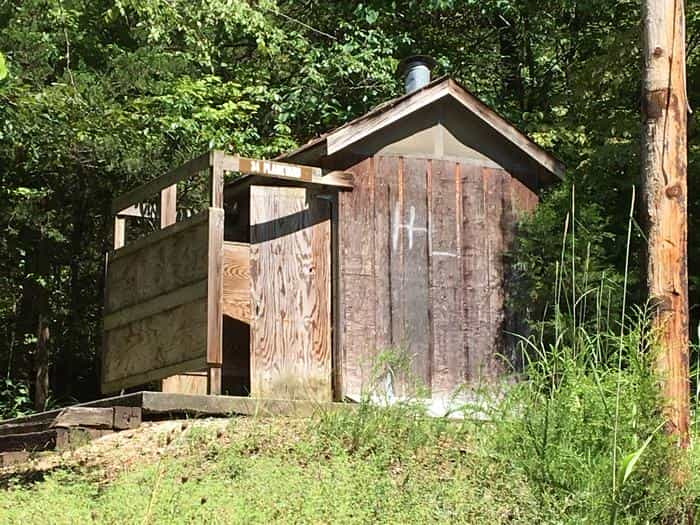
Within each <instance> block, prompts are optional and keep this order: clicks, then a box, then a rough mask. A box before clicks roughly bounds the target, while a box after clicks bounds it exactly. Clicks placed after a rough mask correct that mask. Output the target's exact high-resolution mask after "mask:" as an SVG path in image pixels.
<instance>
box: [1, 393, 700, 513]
mask: <svg viewBox="0 0 700 525" xmlns="http://www.w3.org/2000/svg"><path fill="white" fill-rule="evenodd" d="M556 410H558V409H557V408H553V409H552V411H556ZM577 410H580V407H575V408H574V411H577ZM552 415H553V416H554V419H556V418H557V417H559V416H560V415H561V414H552ZM572 419H573V420H576V417H572ZM514 421H516V422H514ZM522 421H523V417H522V416H520V417H518V418H516V419H515V420H513V421H508V420H507V419H506V418H505V415H504V419H502V420H497V419H494V420H492V421H490V422H483V421H482V422H474V421H470V420H462V421H459V420H448V419H439V418H438V419H436V418H427V417H424V416H423V415H422V414H421V413H420V411H419V410H418V409H417V408H415V407H412V406H408V405H407V406H398V407H394V408H390V409H385V408H384V409H382V408H376V407H372V406H369V405H361V406H360V407H359V408H358V409H357V410H355V411H353V412H347V413H335V414H329V413H319V414H318V415H317V416H316V417H313V418H311V419H303V420H302V419H289V418H258V417H231V418H228V419H204V420H177V421H164V422H160V423H147V424H145V425H144V426H143V427H141V428H139V429H135V430H131V431H127V432H121V433H118V434H113V435H110V436H106V437H103V438H101V439H99V440H96V441H94V442H92V443H90V444H88V445H85V446H83V447H80V448H78V449H75V450H72V451H66V452H64V453H62V454H48V455H43V456H39V457H37V458H35V459H33V461H32V462H31V463H30V464H27V465H24V466H18V467H15V468H14V469H11V470H6V471H5V472H3V473H2V474H1V476H0V482H1V483H2V489H1V490H2V498H1V499H0V523H17V524H20V523H21V524H27V523H42V524H43V523H115V524H116V523H119V524H122V523H273V522H277V523H477V524H480V523H606V522H613V521H618V522H620V523H644V522H650V523H656V522H665V523H676V522H678V521H676V519H677V517H678V516H679V514H678V513H677V512H676V511H677V509H678V508H685V509H689V510H686V511H684V512H683V513H682V516H683V518H680V519H685V517H686V516H688V515H690V514H689V513H692V512H693V511H694V509H693V503H692V498H693V494H694V491H695V487H696V482H695V480H694V478H692V477H691V481H690V482H689V483H688V484H687V487H688V488H687V489H685V490H669V488H670V487H671V486H672V485H671V484H670V483H672V482H669V481H666V480H665V479H664V477H663V474H662V471H663V466H664V465H663V461H662V460H661V459H660V458H659V457H655V456H654V454H658V453H661V452H662V451H663V450H666V449H665V445H664V444H663V439H662V438H661V437H659V443H655V445H654V446H655V448H653V447H652V448H649V447H647V448H646V449H645V451H644V454H643V455H642V456H641V457H640V458H639V461H638V462H637V468H635V469H634V470H633V472H632V473H631V475H630V477H629V478H628V480H627V483H629V487H632V489H631V490H632V493H631V495H629V494H627V493H625V492H618V494H617V500H618V501H617V502H616V501H614V499H613V498H612V497H611V493H610V492H609V491H610V488H609V478H606V474H607V473H605V472H603V471H602V470H600V471H599V469H598V467H597V465H596V463H597V462H599V463H603V464H605V462H604V461H602V459H601V458H602V456H601V457H596V452H595V450H594V449H593V448H590V449H588V450H586V451H585V454H582V453H581V452H582V450H583V448H582V447H584V446H585V445H584V443H582V442H581V440H584V441H586V440H588V439H590V434H588V433H584V434H582V435H581V436H571V437H570V439H567V438H566V437H565V436H563V435H561V434H560V430H562V429H559V430H556V431H555V430H550V432H551V436H550V437H549V438H548V439H550V443H549V444H548V445H545V448H549V451H545V453H544V454H542V453H541V452H538V451H537V447H535V448H532V447H533V445H532V441H531V440H532V439H533V438H532V436H533V435H535V436H537V435H538V432H537V430H536V429H535V427H536V426H537V425H538V424H539V423H537V421H533V422H532V423H531V427H532V428H531V429H530V431H528V430H526V429H525V427H524V426H523V423H522ZM594 423H595V422H594ZM557 424H558V423H557ZM573 424H579V423H578V422H577V421H574V423H573ZM569 430H571V428H569ZM599 430H600V429H599V428H593V429H592V430H591V433H593V432H596V431H599ZM528 432H529V433H528ZM591 445H592V446H593V447H596V446H597V445H596V444H595V443H591ZM579 449H581V450H579ZM586 455H587V457H586ZM548 462H551V463H552V464H550V463H548ZM557 462H559V464H557ZM591 462H592V463H591ZM602 466H603V465H601V467H602ZM640 486H641V488H640ZM679 506H680V507H679ZM674 513H675V514H674Z"/></svg>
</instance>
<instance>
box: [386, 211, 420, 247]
mask: <svg viewBox="0 0 700 525" xmlns="http://www.w3.org/2000/svg"><path fill="white" fill-rule="evenodd" d="M400 218H401V208H400V205H399V203H398V202H397V203H396V206H395V207H394V221H393V227H392V232H391V244H392V246H393V247H394V251H396V250H397V249H398V248H399V230H400V229H402V228H403V229H404V230H406V231H407V232H408V249H409V250H412V249H413V234H414V233H415V232H423V233H427V231H428V229H427V228H425V227H423V226H416V207H415V206H411V208H410V210H409V214H408V223H405V224H402V223H401V222H399V220H400Z"/></svg>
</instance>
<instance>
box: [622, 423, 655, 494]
mask: <svg viewBox="0 0 700 525" xmlns="http://www.w3.org/2000/svg"><path fill="white" fill-rule="evenodd" d="M662 426H664V423H661V424H660V425H659V426H658V427H656V428H655V429H654V431H653V432H652V433H651V434H649V437H648V438H646V440H645V441H644V443H643V444H642V446H641V447H639V448H638V449H637V450H635V451H634V452H632V453H631V454H627V455H626V456H625V457H623V458H622V461H621V462H620V471H621V472H622V471H624V472H623V473H622V482H621V483H620V486H622V485H624V484H625V482H626V481H627V480H628V479H629V477H630V476H631V475H632V473H633V472H634V467H635V466H636V465H637V462H638V461H639V458H641V457H642V454H644V451H645V450H646V449H647V447H648V446H649V443H651V440H652V439H654V436H655V435H656V433H657V432H658V431H659V429H660V428H661V427H662Z"/></svg>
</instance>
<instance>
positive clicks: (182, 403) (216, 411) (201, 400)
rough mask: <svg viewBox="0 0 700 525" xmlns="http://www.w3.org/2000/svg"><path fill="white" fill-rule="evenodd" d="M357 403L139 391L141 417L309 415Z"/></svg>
mask: <svg viewBox="0 0 700 525" xmlns="http://www.w3.org/2000/svg"><path fill="white" fill-rule="evenodd" d="M358 406H359V405H355V404H349V403H323V402H317V401H296V400H281V399H254V398H250V397H238V396H210V395H198V394H166V393H162V392H143V413H144V415H145V416H156V415H159V414H168V413H179V414H182V413H186V414H191V415H195V416H197V415H200V416H207V415H208V416H215V415H219V416H228V415H230V414H240V415H265V416H292V417H309V416H312V415H314V414H318V413H320V412H323V413H326V412H336V411H337V412H341V411H349V412H351V411H354V410H357V407H358Z"/></svg>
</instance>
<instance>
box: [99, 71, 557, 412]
mask: <svg viewBox="0 0 700 525" xmlns="http://www.w3.org/2000/svg"><path fill="white" fill-rule="evenodd" d="M202 172H206V173H207V174H208V177H209V179H210V187H211V192H210V202H209V207H208V208H207V209H205V210H204V211H202V212H201V213H198V214H196V215H192V216H190V217H186V218H185V217H182V220H180V221H178V220H177V218H178V215H181V216H182V215H184V214H183V213H179V214H178V213H177V192H178V189H177V188H178V186H177V185H178V183H179V182H181V181H183V180H184V179H186V178H187V177H190V176H192V175H194V174H198V173H202ZM562 172H563V166H562V165H561V163H560V162H559V161H557V160H556V159H555V158H554V157H552V156H551V155H550V154H548V153H547V152H545V151H544V150H542V149H541V148H540V147H539V146H537V145H536V144H535V143H533V142H532V141H531V140H529V139H528V138H527V137H526V136H524V135H523V134H522V133H520V132H519V131H518V130H517V129H515V128H514V127H513V126H512V125H510V124H509V123H508V122H506V121H505V120H504V119H503V118H501V117H500V116H498V115H497V114H496V113H495V112H493V111H492V110H490V109H489V108H488V107H486V106H485V105H484V104H483V103H481V102H480V101H479V100H477V99H476V98H475V97H474V96H473V95H471V94H470V93H469V92H468V91H467V90H466V89H464V88H463V87H462V86H460V85H459V84H458V83H456V82H455V81H453V80H451V79H449V78H443V79H438V80H436V81H433V82H431V83H428V84H427V85H424V86H423V87H421V88H419V89H416V90H414V91H412V92H410V93H408V94H406V95H404V96H401V97H399V98H397V99H394V100H391V101H389V102H387V103H385V104H383V105H381V106H379V107H377V108H375V109H373V110H372V111H370V112H369V113H367V114H366V115H363V116H362V117H360V118H358V119H356V120H354V121H352V122H349V123H348V124H345V125H344V126H342V127H340V128H338V129H335V130H333V131H331V132H330V133H328V134H326V135H324V136H322V137H320V138H318V139H315V140H313V141H311V142H309V143H308V144H306V145H304V146H302V147H301V148H299V149H297V150H295V151H292V152H290V153H287V154H285V155H283V156H281V157H279V158H278V159H276V160H275V161H258V160H252V159H244V158H241V157H238V156H232V155H226V154H224V153H222V152H212V153H210V154H208V155H205V156H203V157H201V158H198V159H194V160H193V161H191V162H190V163H188V164H187V165H185V166H183V167H181V168H178V169H176V170H174V171H173V172H171V173H169V174H166V175H164V176H162V177H160V178H158V179H156V180H154V181H153V182H152V183H149V184H147V185H145V186H143V187H141V188H137V189H135V190H133V191H132V192H130V193H129V194H127V195H125V196H123V197H120V198H118V199H116V200H115V203H114V207H113V211H114V213H115V216H116V218H115V250H114V251H112V252H111V253H110V254H109V256H108V265H107V287H106V299H105V319H104V330H105V333H104V349H103V359H102V388H103V391H105V392H114V391H118V390H120V389H123V388H130V387H135V386H137V385H142V384H145V383H149V382H153V381H161V384H162V387H163V389H164V390H169V391H183V392H200V393H204V392H209V393H229V394H236V395H248V394H250V395H253V396H256V397H266V398H311V399H318V400H331V399H346V398H351V399H354V398H357V397H359V396H360V395H361V393H362V392H363V390H364V389H365V388H366V387H367V386H369V385H370V383H371V382H372V380H373V379H376V375H377V372H378V371H379V372H381V373H388V374H390V375H391V378H390V379H391V380H390V381H389V382H388V383H385V386H386V385H387V384H388V385H389V386H388V388H391V389H392V390H393V393H394V394H396V395H404V394H407V393H410V391H411V390H412V389H413V388H414V380H417V381H418V382H419V383H421V384H422V385H424V386H425V387H426V389H427V391H428V392H430V393H431V395H433V396H447V395H450V394H451V393H452V392H454V391H455V390H456V389H457V388H459V387H460V386H462V385H464V384H469V383H474V382H480V381H482V380H489V379H492V378H494V377H496V376H498V375H499V374H501V373H503V372H504V370H505V367H506V365H505V364H504V362H503V358H502V357H500V356H502V355H503V354H507V353H508V350H507V345H506V343H505V338H504V330H505V328H506V326H507V325H508V323H511V322H512V321H513V319H515V318H516V317H517V316H516V315H515V313H512V312H508V311H507V308H506V301H505V298H506V293H507V284H508V280H509V275H508V268H507V265H506V264H505V263H504V255H505V254H506V252H507V251H508V249H509V247H510V246H511V245H512V243H513V240H514V238H515V235H517V232H516V224H517V221H518V217H519V216H520V215H521V214H523V213H527V212H529V211H531V210H532V209H533V208H534V207H535V206H536V204H537V201H538V190H539V189H540V188H542V187H543V186H546V185H548V184H551V183H552V182H553V181H555V180H556V179H557V178H558V177H560V176H561V175H562ZM225 174H233V175H234V176H232V177H229V178H230V180H227V178H225ZM159 192H160V204H159V205H158V206H156V207H151V211H150V212H148V211H147V210H146V208H147V207H146V208H145V207H144V206H143V205H139V203H141V202H143V201H144V200H146V199H148V198H149V197H152V196H153V195H154V194H158V193H159ZM133 216H141V220H143V218H144V217H145V216H146V217H147V216H150V217H151V220H157V221H159V223H160V227H161V229H159V230H158V231H155V232H153V233H150V234H148V235H146V236H144V237H142V238H139V239H136V240H134V241H133V242H131V243H127V244H126V245H124V239H125V237H124V226H125V221H126V220H127V219H128V218H129V217H133ZM387 354H391V355H399V356H402V357H403V358H404V359H405V361H406V363H407V364H406V369H404V370H401V371H397V370H394V371H393V372H391V371H390V372H387V370H385V369H381V368H380V369H378V368H377V364H378V362H379V361H380V360H381V358H382V357H381V356H386V355H387Z"/></svg>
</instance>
